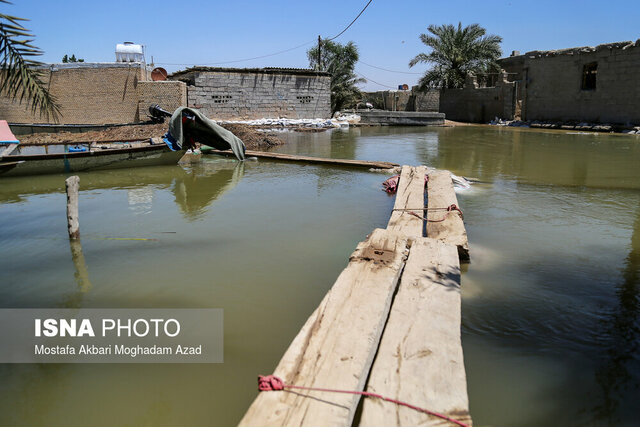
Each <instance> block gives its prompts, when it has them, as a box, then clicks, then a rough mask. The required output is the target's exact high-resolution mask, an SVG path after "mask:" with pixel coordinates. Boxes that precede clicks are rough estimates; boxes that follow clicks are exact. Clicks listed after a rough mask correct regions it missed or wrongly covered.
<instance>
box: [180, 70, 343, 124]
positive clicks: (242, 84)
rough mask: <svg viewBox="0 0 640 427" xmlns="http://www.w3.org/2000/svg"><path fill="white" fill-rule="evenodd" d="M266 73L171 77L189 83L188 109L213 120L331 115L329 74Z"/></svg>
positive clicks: (194, 73) (223, 72)
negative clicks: (200, 111)
mask: <svg viewBox="0 0 640 427" xmlns="http://www.w3.org/2000/svg"><path fill="white" fill-rule="evenodd" d="M267 70H268V71H267ZM267 70H261V69H254V70H244V69H228V70H220V71H218V70H204V71H189V70H187V71H186V72H180V73H177V76H176V75H174V76H172V78H179V79H180V80H183V81H188V86H187V89H188V103H189V106H191V107H195V108H199V109H201V110H202V112H203V113H204V114H205V115H207V116H208V117H211V118H214V119H258V118H265V117H266V118H276V117H287V118H296V119H311V118H328V117H330V116H331V92H330V76H329V75H328V74H326V73H313V72H309V73H303V72H291V73H289V72H287V71H286V70H282V71H273V70H269V69H267Z"/></svg>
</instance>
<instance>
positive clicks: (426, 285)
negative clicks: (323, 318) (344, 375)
mask: <svg viewBox="0 0 640 427" xmlns="http://www.w3.org/2000/svg"><path fill="white" fill-rule="evenodd" d="M367 391H370V392H374V393H379V394H382V395H384V396H388V397H391V398H394V399H399V400H401V401H405V402H409V403H411V404H413V405H416V406H419V407H423V408H426V409H429V410H431V411H435V412H439V413H442V414H444V415H447V416H449V417H451V418H454V419H457V420H459V421H462V422H465V423H469V424H470V422H471V418H470V416H469V404H468V397H467V382H466V374H465V369H464V361H463V354H462V346H461V340H460V264H459V261H458V253H457V249H456V247H455V246H453V245H449V244H446V243H443V242H441V241H438V240H434V239H430V238H421V239H418V240H416V241H414V242H413V245H412V246H411V253H410V254H409V259H408V260H407V264H406V266H405V269H404V272H403V273H402V278H401V280H400V285H399V288H398V293H397V294H396V296H395V299H394V301H393V307H392V308H391V313H390V314H389V320H388V322H387V325H386V326H385V329H384V333H383V335H382V340H381V342H380V347H379V349H378V353H377V355H376V359H375V361H374V363H373V367H372V368H371V373H370V376H369V381H368V384H367ZM360 425H361V426H417V425H420V426H436V425H437V426H441V425H445V422H444V421H443V420H442V419H440V418H436V417H433V416H431V415H427V414H424V413H421V412H418V411H415V410H412V409H409V408H406V407H403V406H398V405H395V404H393V403H390V402H385V401H382V400H379V399H371V398H365V400H364V402H363V410H362V417H361V421H360Z"/></svg>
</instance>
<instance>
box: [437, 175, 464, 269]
mask: <svg viewBox="0 0 640 427" xmlns="http://www.w3.org/2000/svg"><path fill="white" fill-rule="evenodd" d="M427 205H428V207H429V211H428V212H427V219H428V220H429V222H427V237H431V238H433V239H437V240H442V241H443V242H445V243H450V244H452V245H455V246H457V248H458V255H459V256H460V260H461V261H468V260H469V241H468V240H467V231H466V230H465V227H464V221H463V219H462V217H461V216H460V213H459V212H457V211H452V212H447V211H446V210H443V209H444V208H447V207H448V206H451V205H456V206H458V198H457V197H456V192H455V191H454V189H453V181H452V180H451V173H450V172H449V171H432V172H430V173H429V182H427ZM434 208H438V210H433V209H434ZM441 208H442V209H441ZM443 218H444V221H440V220H441V219H443ZM434 221H436V222H434Z"/></svg>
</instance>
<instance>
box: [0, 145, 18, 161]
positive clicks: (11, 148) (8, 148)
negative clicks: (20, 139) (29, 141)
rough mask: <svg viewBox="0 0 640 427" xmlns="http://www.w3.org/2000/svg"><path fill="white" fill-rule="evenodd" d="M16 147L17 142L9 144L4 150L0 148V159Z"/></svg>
mask: <svg viewBox="0 0 640 427" xmlns="http://www.w3.org/2000/svg"><path fill="white" fill-rule="evenodd" d="M0 147H2V146H1V145H0ZM16 148H18V144H9V145H8V146H7V148H5V149H4V150H0V159H2V158H3V157H4V156H8V155H10V154H11V153H13V150H15V149H16Z"/></svg>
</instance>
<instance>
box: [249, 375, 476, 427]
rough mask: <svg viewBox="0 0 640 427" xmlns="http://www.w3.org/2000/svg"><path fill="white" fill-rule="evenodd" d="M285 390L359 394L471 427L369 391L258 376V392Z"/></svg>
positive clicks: (270, 376) (272, 376)
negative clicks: (292, 382) (287, 382)
mask: <svg viewBox="0 0 640 427" xmlns="http://www.w3.org/2000/svg"><path fill="white" fill-rule="evenodd" d="M285 389H298V390H308V391H323V392H328V393H345V394H357V395H360V396H366V397H375V398H378V399H382V400H386V401H387V402H391V403H395V404H396V405H400V406H405V407H407V408H409V409H413V410H414V411H418V412H422V413H424V414H428V415H433V416H434V417H438V418H440V419H443V420H446V421H449V422H450V423H453V424H456V425H459V426H461V427H470V426H469V424H465V423H463V422H462V421H458V420H456V419H453V418H451V417H448V416H447V415H444V414H440V413H438V412H433V411H430V410H428V409H424V408H420V407H418V406H414V405H412V404H410V403H407V402H403V401H401V400H396V399H392V398H390V397H385V396H383V395H381V394H377V393H371V392H368V391H352V390H337V389H331V388H318V387H303V386H298V385H291V384H285V383H284V381H282V379H280V378H279V377H277V376H275V375H258V390H259V391H281V390H285Z"/></svg>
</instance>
